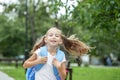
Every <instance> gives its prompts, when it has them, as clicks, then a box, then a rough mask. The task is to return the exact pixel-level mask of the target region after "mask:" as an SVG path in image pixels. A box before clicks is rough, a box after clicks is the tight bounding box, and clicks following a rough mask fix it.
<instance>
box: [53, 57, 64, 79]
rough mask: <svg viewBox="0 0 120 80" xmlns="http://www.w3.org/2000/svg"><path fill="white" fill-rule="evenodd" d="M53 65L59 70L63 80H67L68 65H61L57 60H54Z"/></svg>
mask: <svg viewBox="0 0 120 80" xmlns="http://www.w3.org/2000/svg"><path fill="white" fill-rule="evenodd" d="M53 64H54V65H55V66H56V68H57V69H58V72H59V74H60V77H61V80H65V78H66V65H65V62H63V63H60V62H59V61H58V60H57V59H54V60H53Z"/></svg>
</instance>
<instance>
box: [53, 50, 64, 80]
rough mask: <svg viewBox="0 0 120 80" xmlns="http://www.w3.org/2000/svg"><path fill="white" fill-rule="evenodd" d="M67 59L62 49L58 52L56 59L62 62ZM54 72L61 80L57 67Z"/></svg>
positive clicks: (58, 79)
mask: <svg viewBox="0 0 120 80" xmlns="http://www.w3.org/2000/svg"><path fill="white" fill-rule="evenodd" d="M64 57H65V54H64V52H63V51H61V50H60V49H58V50H57V54H56V59H57V60H58V61H60V62H62V60H63V58H64ZM53 71H54V75H55V77H56V79H57V80H61V78H60V75H59V73H58V70H57V68H56V67H55V66H53Z"/></svg>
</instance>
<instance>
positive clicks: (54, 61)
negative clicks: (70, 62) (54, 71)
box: [52, 58, 61, 68]
mask: <svg viewBox="0 0 120 80" xmlns="http://www.w3.org/2000/svg"><path fill="white" fill-rule="evenodd" d="M52 63H53V65H54V66H55V67H56V68H60V67H61V63H60V62H59V61H58V60H57V59H56V58H54V59H53V61H52Z"/></svg>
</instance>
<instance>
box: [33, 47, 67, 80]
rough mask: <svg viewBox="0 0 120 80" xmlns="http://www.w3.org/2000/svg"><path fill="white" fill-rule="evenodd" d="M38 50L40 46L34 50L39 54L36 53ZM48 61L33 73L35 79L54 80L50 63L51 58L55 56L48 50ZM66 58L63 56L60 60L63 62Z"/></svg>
mask: <svg viewBox="0 0 120 80" xmlns="http://www.w3.org/2000/svg"><path fill="white" fill-rule="evenodd" d="M39 52H40V48H39V49H38V50H36V51H35V53H36V54H37V55H38V56H40V55H39V54H38V53H39ZM47 57H48V61H47V63H46V64H44V66H43V67H42V68H41V69H40V70H39V71H37V72H36V73H35V80H56V77H55V75H54V72H53V64H52V60H53V59H54V58H55V56H52V55H51V54H50V53H49V52H48V55H47ZM65 61H66V58H65V56H64V58H63V60H62V62H65Z"/></svg>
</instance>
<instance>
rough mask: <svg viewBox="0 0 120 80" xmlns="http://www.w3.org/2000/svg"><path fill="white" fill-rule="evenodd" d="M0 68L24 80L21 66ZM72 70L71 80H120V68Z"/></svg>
mask: <svg viewBox="0 0 120 80" xmlns="http://www.w3.org/2000/svg"><path fill="white" fill-rule="evenodd" d="M2 66H3V67H4V68H0V71H3V72H5V73H7V74H8V75H9V76H11V77H13V78H14V79H15V80H25V69H23V68H22V67H21V66H19V67H18V68H15V67H14V66H13V65H11V66H9V67H8V66H6V65H2ZM0 67H1V66H0ZM72 69H73V75H72V77H73V78H72V80H120V68H115V67H114V68H112V67H109V68H105V67H102V68H89V67H87V68H85V67H82V68H81V67H73V68H72ZM68 76H69V75H68Z"/></svg>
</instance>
